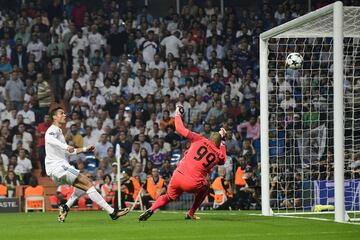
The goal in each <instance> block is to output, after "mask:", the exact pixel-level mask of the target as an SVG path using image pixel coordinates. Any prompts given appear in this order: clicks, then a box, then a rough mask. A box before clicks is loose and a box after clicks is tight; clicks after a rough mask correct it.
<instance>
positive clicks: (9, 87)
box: [5, 71, 25, 110]
mask: <svg viewBox="0 0 360 240" xmlns="http://www.w3.org/2000/svg"><path fill="white" fill-rule="evenodd" d="M5 90H6V99H7V101H11V103H12V104H13V106H14V107H15V108H16V109H17V110H20V108H21V105H22V103H23V101H24V94H25V87H24V84H23V82H22V81H21V79H20V78H19V75H18V73H17V72H16V71H13V72H12V73H11V76H10V79H9V80H8V81H7V82H6V85H5Z"/></svg>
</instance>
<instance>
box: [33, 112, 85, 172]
mask: <svg viewBox="0 0 360 240" xmlns="http://www.w3.org/2000/svg"><path fill="white" fill-rule="evenodd" d="M50 126H51V119H50V116H49V115H45V116H44V121H43V122H42V123H39V125H38V126H37V128H36V137H37V141H36V142H37V147H38V154H39V160H40V165H41V176H46V171H45V132H46V130H47V129H48V128H49V127H50ZM86 146H88V145H86Z"/></svg>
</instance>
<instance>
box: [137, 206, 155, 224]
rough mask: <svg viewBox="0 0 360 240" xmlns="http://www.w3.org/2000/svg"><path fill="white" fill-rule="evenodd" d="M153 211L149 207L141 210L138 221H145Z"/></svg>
mask: <svg viewBox="0 0 360 240" xmlns="http://www.w3.org/2000/svg"><path fill="white" fill-rule="evenodd" d="M153 213H154V212H153V211H152V210H151V209H150V208H149V209H148V210H146V211H145V212H143V213H142V214H141V215H140V216H139V221H146V220H148V219H149V217H151V215H153Z"/></svg>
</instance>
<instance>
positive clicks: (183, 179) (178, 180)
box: [167, 170, 209, 200]
mask: <svg viewBox="0 0 360 240" xmlns="http://www.w3.org/2000/svg"><path fill="white" fill-rule="evenodd" d="M205 188H206V189H208V188H209V184H208V181H207V180H206V179H193V178H190V177H187V176H185V175H184V174H183V173H181V172H179V171H178V170H175V171H174V173H173V176H172V178H171V180H170V183H169V186H168V190H167V194H168V196H169V198H171V199H172V200H176V199H177V198H178V197H180V195H181V194H182V193H183V192H187V193H195V194H196V193H197V192H200V191H201V192H202V191H204V189H205Z"/></svg>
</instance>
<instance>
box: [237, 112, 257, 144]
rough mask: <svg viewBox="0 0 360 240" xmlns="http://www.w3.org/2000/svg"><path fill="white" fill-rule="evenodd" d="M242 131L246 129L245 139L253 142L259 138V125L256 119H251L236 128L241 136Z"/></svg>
mask: <svg viewBox="0 0 360 240" xmlns="http://www.w3.org/2000/svg"><path fill="white" fill-rule="evenodd" d="M243 129H246V138H250V139H252V140H253V141H255V140H258V139H259V138H260V124H259V123H258V122H257V120H256V117H251V118H250V120H249V121H248V122H245V123H241V124H240V125H238V126H237V131H238V132H239V133H240V134H241V133H242V131H243Z"/></svg>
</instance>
